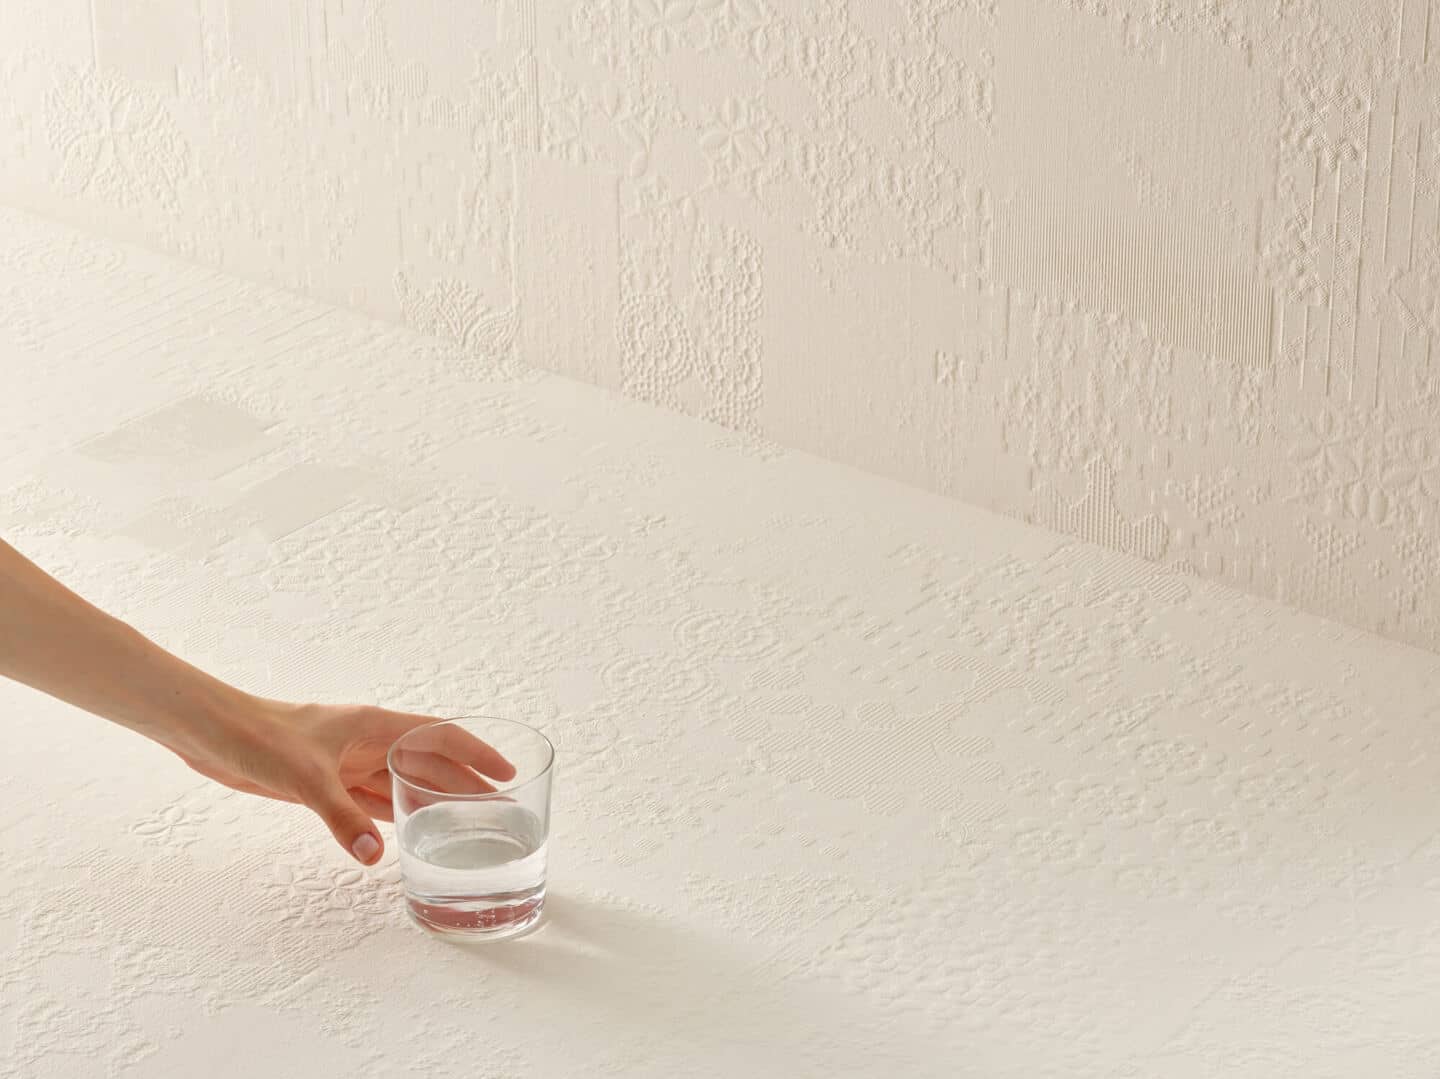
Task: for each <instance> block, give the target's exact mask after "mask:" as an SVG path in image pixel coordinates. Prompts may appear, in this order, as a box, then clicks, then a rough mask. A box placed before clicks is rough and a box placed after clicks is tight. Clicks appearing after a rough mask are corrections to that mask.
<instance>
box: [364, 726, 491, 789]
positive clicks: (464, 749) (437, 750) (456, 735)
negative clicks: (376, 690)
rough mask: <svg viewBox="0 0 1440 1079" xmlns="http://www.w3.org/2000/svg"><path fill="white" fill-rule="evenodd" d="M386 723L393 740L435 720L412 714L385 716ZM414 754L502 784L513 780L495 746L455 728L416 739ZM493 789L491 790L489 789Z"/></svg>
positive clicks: (440, 730) (441, 728) (438, 729)
mask: <svg viewBox="0 0 1440 1079" xmlns="http://www.w3.org/2000/svg"><path fill="white" fill-rule="evenodd" d="M384 714H385V716H386V718H387V720H388V721H389V729H390V734H391V737H392V738H399V737H400V735H402V734H405V733H407V732H408V731H411V730H414V729H415V728H416V727H418V726H421V725H422V724H425V723H434V722H436V721H437V717H435V716H421V715H416V714H414V713H413V712H385V713H384ZM413 748H414V749H415V750H418V751H421V752H423V753H427V754H432V755H438V756H443V757H448V758H450V760H452V761H456V762H459V763H460V764H465V765H469V766H470V767H471V768H473V769H475V771H477V772H479V773H481V774H482V775H487V776H490V777H491V778H492V779H498V780H500V781H501V782H505V781H506V780H511V779H514V778H515V766H514V765H513V764H511V763H510V762H509V761H508V760H506V759H505V758H504V757H503V756H502V755H501V754H500V752H499V751H498V750H497V749H495V747H494V746H491V745H488V744H486V743H485V742H482V741H481V740H480V739H479V738H476V737H475V736H474V735H473V734H471V733H470V732H469V731H467V730H464V729H463V728H461V727H456V726H444V727H436V728H435V729H434V730H431V731H427V732H426V733H425V734H423V735H420V736H418V738H417V741H416V744H415V745H414V747H413ZM492 789H493V788H492Z"/></svg>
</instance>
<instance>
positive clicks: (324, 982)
mask: <svg viewBox="0 0 1440 1079" xmlns="http://www.w3.org/2000/svg"><path fill="white" fill-rule="evenodd" d="M0 291H3V292H4V294H5V295H6V296H8V297H11V298H12V301H13V302H11V303H10V304H9V305H7V306H6V307H5V308H4V314H3V316H0V355H3V356H4V362H5V385H6V387H7V392H6V393H5V394H4V395H3V396H0V459H3V460H4V461H5V462H6V469H5V473H4V478H3V481H0V534H3V535H4V536H6V537H7V539H9V540H10V541H11V542H13V543H14V544H16V545H17V546H19V547H20V549H21V550H23V551H25V552H26V553H28V554H29V555H31V556H32V557H34V558H36V559H37V560H39V561H40V563H41V564H42V565H45V566H46V567H48V568H50V569H51V570H52V571H54V572H56V573H58V574H59V575H60V576H61V577H62V578H63V579H64V580H66V581H67V582H69V583H70V584H72V585H73V586H74V587H76V588H77V589H78V590H80V591H81V592H82V593H83V594H85V595H87V596H89V597H91V598H92V599H94V600H95V601H97V602H98V603H100V604H102V605H103V606H105V607H107V608H109V609H111V610H114V611H115V612H117V613H119V614H121V615H122V616H124V617H126V618H127V619H129V620H131V621H133V622H134V623H135V624H136V625H138V626H139V627H140V628H142V629H143V630H144V631H145V632H147V633H149V634H150V635H152V636H153V637H155V638H156V639H158V640H159V641H161V642H162V643H163V644H165V645H166V646H168V647H171V648H173V649H175V650H176V651H178V652H180V653H181V654H183V655H185V656H187V657H189V658H191V659H193V660H195V661H196V662H199V663H201V664H202V665H205V666H207V667H209V668H211V669H213V670H215V671H216V672H218V673H220V674H221V675H222V676H225V677H227V678H229V679H231V680H233V681H235V682H236V683H238V684H241V685H243V686H245V687H246V688H249V689H251V690H254V691H257V692H261V693H265V694H269V695H275V696H297V697H309V698H317V699H329V700H352V701H370V700H374V701H377V702H379V703H384V704H388V705H391V706H396V707H403V708H411V709H420V710H428V711H448V710H452V709H455V708H484V709H486V710H490V711H494V712H496V713H499V714H503V715H509V716H514V717H517V718H522V719H526V720H529V721H532V722H535V723H538V724H540V725H542V726H543V727H544V728H545V729H546V730H547V731H548V732H549V733H550V735H551V737H552V738H553V739H554V740H555V742H556V743H557V745H558V747H559V752H560V764H559V772H558V780H557V785H556V805H555V823H554V831H553V838H552V844H551V864H552V875H551V888H552V898H551V900H550V907H549V921H548V924H547V925H546V927H545V928H544V929H543V930H542V931H541V932H540V933H538V934H537V935H535V936H533V937H531V938H529V939H527V940H524V941H521V942H518V943H516V944H512V945H499V946H495V947H494V948H491V949H486V950H484V951H480V952H475V953H470V952H467V951H465V950H463V949H457V948H455V947H453V946H450V945H447V944H445V943H442V942H440V941H437V940H434V939H431V938H429V937H427V936H425V935H423V934H421V933H420V932H419V931H418V930H416V929H414V928H413V927H412V926H411V925H410V924H409V923H408V922H407V921H406V919H405V917H404V916H403V914H402V911H401V907H400V904H399V892H398V887H399V883H398V875H397V870H396V866H395V863H394V860H393V848H392V850H391V852H390V853H387V856H386V860H385V861H384V862H383V863H382V865H381V866H380V867H378V868H376V869H374V870H364V869H360V868H358V867H357V866H355V865H354V864H353V863H351V862H349V861H347V860H346V859H345V857H344V855H343V854H342V853H341V852H339V851H338V850H337V849H335V847H334V844H333V842H332V841H331V839H330V837H329V835H328V834H327V833H326V832H325V831H324V829H323V827H322V826H321V825H320V824H319V822H318V821H317V820H314V819H312V818H311V817H310V816H309V815H307V814H306V813H305V812H303V811H301V810H298V809H296V808H294V807H290V806H285V805H280V804H273V803H267V802H264V801H261V800H258V799H252V798H249V797H247V796H244V795H239V794H233V793H230V792H227V791H225V790H224V789H222V788H219V787H216V786H214V785H212V784H209V783H207V782H205V781H202V780H200V779H198V778H197V777H196V776H195V775H194V774H193V773H190V772H188V771H187V770H185V769H184V767H183V766H182V765H181V764H180V763H179V762H178V761H176V760H175V759H174V758H173V757H171V756H170V755H169V754H168V753H166V752H164V751H162V750H160V749H158V748H157V747H155V746H153V745H151V744H150V743H148V742H145V741H143V740H141V739H139V738H136V737H135V736H134V735H132V734H130V733H128V732H126V731H123V730H121V729H119V728H113V727H110V726H108V725H106V724H103V723H101V722H99V721H98V720H94V719H92V718H91V717H88V716H85V715H83V714H81V713H78V712H75V711H73V710H71V709H69V708H67V707H64V706H62V705H59V704H57V703H55V702H52V701H49V700H48V699H45V698H42V697H39V696H38V695H36V694H34V693H31V692H30V691H28V690H25V689H22V688H20V687H18V686H15V685H12V684H8V683H7V684H4V685H0V703H3V711H4V715H5V732H6V756H7V774H8V775H9V776H10V777H11V778H10V781H9V782H7V783H6V784H4V785H3V787H0V849H3V850H4V853H5V869H6V871H5V874H4V878H3V884H0V1061H3V1062H4V1066H3V1068H0V1074H4V1075H6V1076H7V1077H8V1076H12V1075H13V1076H17V1077H23V1079H44V1077H52V1076H54V1077H59V1076H67V1077H73V1076H77V1075H85V1076H90V1075H104V1076H116V1077H130V1076H135V1077H152V1076H163V1077H168V1076H176V1077H179V1076H191V1075H195V1074H202V1073H203V1074H207V1075H217V1076H230V1075H234V1076H239V1075H242V1074H243V1075H253V1074H272V1075H338V1074H357V1075H372V1076H387V1077H388V1076H401V1075H425V1076H434V1077H445V1076H455V1077H457V1079H458V1077H462V1076H463V1077H470V1076H475V1075H482V1076H489V1077H494V1079H515V1077H519V1076H537V1077H539V1076H555V1077H571V1076H579V1075H586V1076H603V1075H615V1076H626V1077H635V1076H642V1077H643V1076H656V1077H660V1076H665V1077H674V1076H713V1075H722V1074H744V1075H757V1076H776V1077H781V1076H785V1077H789V1076H800V1075H843V1076H849V1075H853V1076H879V1075H906V1076H910V1075H914V1076H936V1077H953V1076H956V1075H964V1074H976V1075H984V1076H987V1077H997V1076H1012V1075H1013V1076H1017V1077H1018V1076H1026V1077H1036V1076H1056V1077H1060V1076H1064V1077H1066V1079H1073V1077H1076V1076H1087V1077H1088V1076H1094V1077H1097V1079H1099V1077H1107V1079H1108V1077H1114V1076H1154V1075H1167V1076H1191V1075H1193V1076H1202V1075H1203V1076H1210V1075H1229V1076H1266V1077H1274V1076H1289V1075H1295V1076H1302V1075H1303V1076H1307V1077H1313V1076H1331V1075H1333V1076H1342V1075H1356V1074H1384V1075H1394V1076H1402V1075H1416V1076H1419V1075H1428V1074H1433V1073H1434V1072H1435V1070H1436V1069H1437V1068H1440V1037H1437V1034H1436V1028H1435V1023H1434V1015H1435V1006H1436V1004H1437V1003H1440V920H1437V919H1436V918H1435V917H1434V910H1435V908H1436V905H1437V903H1440V836H1437V834H1436V825H1435V816H1434V803H1435V775H1434V766H1433V762H1434V761H1435V760H1436V759H1437V758H1440V722H1437V718H1440V717H1437V710H1436V703H1435V702H1436V701H1437V700H1440V659H1437V657H1435V656H1434V655H1432V654H1429V653H1425V652H1421V651H1417V650H1412V649H1410V648H1407V647H1405V646H1403V645H1400V644H1398V643H1395V642H1390V641H1386V640H1383V639H1380V638H1378V637H1371V636H1368V635H1365V634H1363V633H1360V632H1359V631H1355V630H1349V629H1346V628H1343V627H1341V626H1339V625H1337V624H1336V623H1334V622H1329V621H1322V620H1320V619H1318V618H1315V617H1313V616H1309V615H1304V614H1299V613H1295V612H1292V611H1288V610H1285V609H1282V608H1279V607H1276V606H1274V605H1271V604H1268V603H1265V602H1262V601H1259V600H1256V599H1253V598H1250V597H1247V596H1245V595H1242V594H1239V593H1235V592H1231V591H1228V590H1226V589H1224V588H1221V587H1219V586H1216V585H1213V584H1209V583H1204V582H1199V581H1187V580H1184V579H1182V578H1178V577H1176V576H1174V575H1171V574H1168V573H1166V572H1164V571H1163V570H1160V569H1158V568H1157V567H1155V566H1153V565H1151V564H1149V563H1147V562H1144V561H1143V560H1139V559H1136V558H1132V557H1128V556H1124V555H1120V554H1116V553H1113V552H1107V551H1105V550H1103V549H1101V548H1099V547H1095V546H1089V545H1085V544H1080V543H1075V542H1071V541H1067V540H1064V539H1062V538H1059V537H1056V536H1055V535H1053V534H1051V533H1048V532H1044V531H1041V530H1039V529H1037V528H1034V527H1031V526H1026V525H1023V524H1021V523H1018V522H1015V521H1012V520H1008V519H1006V518H1003V517H998V516H993V515H991V514H988V513H985V512H983V511H980V510H974V509H968V508H965V507H963V506H961V505H958V504H956V503H953V502H950V501H947V500H944V499H938V498H935V497H934V496H931V495H926V494H923V493H921V492H919V491H916V490H914V489H911V488H907V487H904V486H901V485H898V484H895V483H892V482H890V481H887V480H882V479H878V478H875V477H872V476H869V475H866V474H864V473H862V472H858V471H856V470H853V469H850V468H847V467H845V466H842V465H838V464H834V463H829V462H826V461H823V460H821V459H818V458H816V457H813V456H809V455H805V454H797V453H789V452H786V451H783V450H781V449H779V448H777V447H775V446H773V445H772V444H769V443H766V442H764V441H763V440H760V439H757V438H755V437H753V436H746V435H739V434H735V433H733V432H729V431H726V430H724V429H723V428H719V427H716V426H712V425H702V424H696V423H695V422H693V421H692V420H689V419H687V418H684V417H681V416H676V415H673V414H670V413H668V412H666V411H664V410H661V409H656V408H654V407H652V406H649V405H645V404H641V403H636V402H632V401H628V400H626V399H624V398H622V397H618V396H615V395H612V394H608V393H605V392H603V391H600V390H597V389H593V388H591V387H588V386H586V385H584V384H582V383H579V382H575V381H570V380H567V379H564V378H561V377H557V376H554V375H550V374H541V373H537V372H534V371H530V370H515V369H513V365H511V364H508V363H507V364H499V363H496V364H493V365H491V366H490V367H488V368H483V367H481V366H480V365H479V364H477V361H476V359H475V356H474V354H473V353H471V352H469V351H467V350H466V349H465V348H464V347H463V346H460V345H453V346H452V345H446V344H443V343H437V341H436V340H435V339H433V338H431V337H427V336H424V335H421V334H419V333H416V332H413V331H410V330H405V329H399V328H396V327H394V326H391V325H387V324H385V323H382V322H376V321H371V320H369V319H367V318H365V317H363V316H360V315H357V314H351V313H347V312H345V311H343V310H339V309H336V308H332V307H326V306H323V305H320V304H317V303H315V302H313V301H309V300H301V299H297V298H295V297H293V296H291V295H288V294H285V293H281V292H278V291H274V290H271V289H268V288H262V287H259V286H257V285H253V284H248V283H244V282H241V281H239V280H236V279H232V278H228V277H224V276H221V275H218V274H215V273H213V272H211V271H208V270H203V269H198V268H195V267H193V266H189V265H184V264H180V263H175V262H171V261H168V260H166V259H164V258H161V257H158V256H152V255H148V254H145V253H143V252H141V251H139V250H136V249H131V248H127V247H124V246H121V245H118V244H115V243H111V242H107V241H101V240H98V239H95V238H93V237H89V236H86V235H83V234H79V233H74V232H71V231H68V230H65V229H62V228H59V227H56V226H52V225H45V224H41V223H39V222H38V221H36V220H34V219H29V218H25V217H22V216H20V215H17V214H12V213H8V212H7V213H0ZM242 1047H243V1048H242Z"/></svg>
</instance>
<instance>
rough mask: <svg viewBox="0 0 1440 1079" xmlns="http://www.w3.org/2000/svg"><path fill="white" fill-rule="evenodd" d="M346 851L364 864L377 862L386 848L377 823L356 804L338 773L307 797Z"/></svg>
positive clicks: (308, 801)
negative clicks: (376, 825) (377, 828)
mask: <svg viewBox="0 0 1440 1079" xmlns="http://www.w3.org/2000/svg"><path fill="white" fill-rule="evenodd" d="M305 804H306V805H308V806H309V807H310V808H311V809H313V810H314V811H315V812H316V813H317V814H319V816H320V819H321V820H323V821H324V822H325V827H327V828H329V829H330V834H331V835H333V836H334V837H335V841H336V842H337V843H339V844H340V845H341V846H342V847H344V848H345V850H346V851H347V852H348V853H349V854H350V856H351V857H353V858H354V859H355V860H356V861H357V862H359V863H360V864H361V865H374V864H375V863H376V862H377V861H379V860H380V855H381V853H382V852H383V851H384V850H385V843H384V841H383V840H381V838H380V833H379V832H378V831H377V830H376V828H375V822H374V821H372V820H371V819H370V816H369V814H367V813H366V812H365V811H364V810H363V809H361V808H360V807H359V805H357V804H356V802H355V799H354V798H352V797H351V796H350V792H349V791H347V790H346V789H345V787H344V786H343V785H342V784H341V782H340V779H339V777H338V776H330V777H328V778H327V779H325V780H323V781H322V782H321V783H319V784H318V785H317V786H316V787H315V788H314V789H313V790H312V791H311V792H310V795H309V797H307V798H306V799H305Z"/></svg>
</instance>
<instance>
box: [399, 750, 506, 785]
mask: <svg viewBox="0 0 1440 1079" xmlns="http://www.w3.org/2000/svg"><path fill="white" fill-rule="evenodd" d="M401 770H402V771H403V772H404V773H405V776H406V778H407V779H412V780H414V781H415V782H416V783H418V784H419V785H420V786H422V787H429V788H430V789H431V790H434V791H443V792H444V793H445V794H493V793H495V786H494V784H491V783H487V782H486V781H485V780H483V779H481V778H480V777H479V776H478V775H476V774H475V772H474V770H473V769H470V768H467V767H465V766H464V765H463V764H457V763H456V762H455V761H453V760H451V759H450V758H449V757H442V756H440V754H438V753H407V754H405V758H404V764H403V768H402V769H401Z"/></svg>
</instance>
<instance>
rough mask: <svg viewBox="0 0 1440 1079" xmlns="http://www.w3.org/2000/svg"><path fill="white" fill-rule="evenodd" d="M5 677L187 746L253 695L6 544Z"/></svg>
mask: <svg viewBox="0 0 1440 1079" xmlns="http://www.w3.org/2000/svg"><path fill="white" fill-rule="evenodd" d="M0 675H4V676H5V677H7V678H13V679H14V680H16V681H18V682H23V683H25V684H26V685H28V686H32V687H34V688H35V689H38V690H40V691H41V692H43V693H47V694H49V695H50V696H52V697H56V698H59V699H60V700H63V701H66V702H67V703H69V704H73V705H75V706H76V707H77V708H83V709H84V710H85V711H87V712H92V713H94V714H95V715H97V716H101V717H103V718H105V719H108V720H111V721H113V722H115V723H119V724H122V725H123V726H126V727H129V728H130V729H131V730H134V731H136V732H138V733H140V734H143V735H145V736H146V737H148V738H152V739H154V740H155V741H158V742H163V743H165V744H167V745H169V746H171V747H172V748H174V749H177V750H183V749H184V747H185V746H186V744H187V743H189V742H190V741H191V737H190V735H191V732H193V731H195V730H196V728H197V727H201V726H204V725H205V724H207V723H210V722H214V721H217V720H218V719H219V718H220V717H222V716H225V715H230V714H235V713H236V712H239V711H241V710H242V708H243V704H244V701H245V698H246V695H245V694H243V693H241V692H240V691H239V690H237V689H235V688H234V687H233V686H229V685H226V684H225V683H224V682H222V681H220V680H219V679H217V678H214V677H212V676H210V675H208V674H206V673H205V672H204V671H201V670H199V669H198V668H196V667H192V666H191V665H190V664H188V663H186V662H185V661H184V660H182V659H180V658H179V657H177V656H174V655H171V654H170V653H169V652H167V651H165V650H164V649H163V648H161V647H160V646H159V645H157V644H155V643H154V642H153V641H151V640H149V639H148V638H146V637H145V636H144V635H143V634H141V633H140V632H139V631H138V630H136V629H134V628H133V627H131V626H129V625H126V624H125V623H124V622H122V621H120V620H119V619H118V618H114V617H112V616H111V615H108V614H106V613H105V612H104V611H102V610H100V609H99V608H98V607H95V606H94V605H93V604H91V603H89V602H87V601H86V600H85V599H83V598H81V597H80V596H78V595H76V594H75V593H74V592H72V591H71V590H70V589H68V588H66V587H65V586H64V585H63V584H61V583H60V582H59V581H57V580H55V578H53V577H51V576H50V575H49V574H48V573H46V572H45V571H44V570H42V569H41V568H40V567H39V566H37V565H35V564H34V563H33V562H31V561H30V560H29V559H27V558H26V557H25V556H24V555H22V554H21V553H20V552H19V551H17V550H15V548H13V547H11V546H10V545H9V544H7V543H5V542H4V541H3V540H0Z"/></svg>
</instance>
